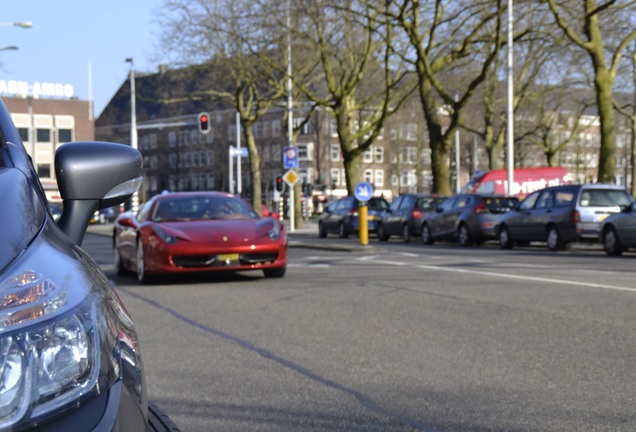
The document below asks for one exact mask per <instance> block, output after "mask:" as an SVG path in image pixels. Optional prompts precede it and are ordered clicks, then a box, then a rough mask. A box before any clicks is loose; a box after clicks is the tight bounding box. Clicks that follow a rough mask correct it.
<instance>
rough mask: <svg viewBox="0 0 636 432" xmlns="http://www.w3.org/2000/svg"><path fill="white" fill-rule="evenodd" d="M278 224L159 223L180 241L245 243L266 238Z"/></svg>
mask: <svg viewBox="0 0 636 432" xmlns="http://www.w3.org/2000/svg"><path fill="white" fill-rule="evenodd" d="M275 224H279V222H278V221H275V220H274V219H272V218H263V219H211V220H199V221H187V222H161V223H158V225H159V226H161V228H163V229H164V230H166V231H167V232H169V233H170V234H172V235H175V236H176V237H177V238H179V239H181V240H187V241H193V242H199V241H205V242H228V241H229V242H237V243H245V242H246V241H254V240H256V239H259V238H262V237H266V236H267V233H268V232H269V231H270V230H272V229H273V228H274V225H275Z"/></svg>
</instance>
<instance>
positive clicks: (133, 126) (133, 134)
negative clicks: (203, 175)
mask: <svg viewBox="0 0 636 432" xmlns="http://www.w3.org/2000/svg"><path fill="white" fill-rule="evenodd" d="M126 63H130V146H131V147H132V148H134V149H135V150H136V149H137V148H138V145H137V107H136V95H135V92H136V91H135V63H134V62H133V58H132V57H128V58H127V59H126ZM177 163H178V162H177ZM131 205H132V211H133V212H137V209H138V208H139V194H138V192H137V191H135V193H134V194H133V196H132V203H131Z"/></svg>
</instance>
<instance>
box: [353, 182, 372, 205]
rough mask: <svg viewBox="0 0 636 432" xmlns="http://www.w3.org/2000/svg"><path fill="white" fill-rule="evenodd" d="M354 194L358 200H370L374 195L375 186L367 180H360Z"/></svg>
mask: <svg viewBox="0 0 636 432" xmlns="http://www.w3.org/2000/svg"><path fill="white" fill-rule="evenodd" d="M353 194H354V195H355V197H356V199H357V200H358V201H369V199H370V198H371V197H372V196H373V186H371V184H370V183H367V182H360V183H358V184H357V185H356V187H355V188H354V189H353Z"/></svg>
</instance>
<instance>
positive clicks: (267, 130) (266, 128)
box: [263, 121, 271, 138]
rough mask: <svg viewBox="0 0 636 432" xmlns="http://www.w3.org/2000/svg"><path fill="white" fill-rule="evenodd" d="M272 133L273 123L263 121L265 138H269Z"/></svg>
mask: <svg viewBox="0 0 636 432" xmlns="http://www.w3.org/2000/svg"><path fill="white" fill-rule="evenodd" d="M270 134H271V124H270V122H268V121H264V122H263V138H269V136H270Z"/></svg>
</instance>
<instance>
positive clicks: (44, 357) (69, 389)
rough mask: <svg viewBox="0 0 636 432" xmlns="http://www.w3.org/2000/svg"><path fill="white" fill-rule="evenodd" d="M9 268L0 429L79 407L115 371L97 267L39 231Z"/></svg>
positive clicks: (2, 326)
mask: <svg viewBox="0 0 636 432" xmlns="http://www.w3.org/2000/svg"><path fill="white" fill-rule="evenodd" d="M43 257H45V258H43ZM5 274H7V272H5ZM8 274H10V275H11V276H9V277H8V278H6V279H4V281H3V282H2V283H0V429H5V428H13V427H17V428H21V427H24V426H28V425H30V424H33V423H34V422H40V421H42V420H44V419H46V418H47V416H48V415H52V414H53V413H55V414H57V413H59V412H60V411H64V410H65V409H72V408H73V407H77V406H79V404H81V402H82V401H83V400H85V399H87V398H91V397H93V396H95V395H97V394H99V393H101V392H102V391H105V390H107V389H108V388H109V387H110V386H111V385H112V384H113V383H114V382H115V381H116V379H117V378H118V377H119V374H120V368H119V363H118V360H117V359H116V357H115V356H114V355H113V354H114V353H115V345H116V344H115V341H116V337H115V336H113V334H116V333H115V332H116V331H117V329H116V328H112V327H113V325H112V324H113V323H112V322H111V323H108V321H110V320H109V319H107V318H106V317H105V316H104V314H103V313H102V309H103V308H102V307H99V305H100V302H101V301H103V300H104V298H105V296H103V295H101V296H100V295H96V292H95V291H98V290H97V288H96V286H97V285H99V283H98V281H97V280H96V279H95V277H96V272H94V273H88V272H87V271H86V270H85V268H84V266H82V260H81V259H80V260H77V259H76V258H71V257H70V256H67V255H65V254H64V253H62V252H60V251H59V250H56V249H55V248H53V247H52V246H51V245H49V244H47V243H46V242H44V241H41V240H39V239H38V240H36V241H35V242H34V244H32V245H31V246H30V247H29V249H28V250H27V252H26V253H25V254H24V256H23V257H22V258H21V259H20V260H18V262H16V263H14V264H13V265H12V266H11V268H10V269H9V270H8ZM91 281H92V283H91ZM96 282H97V283H96ZM104 350H106V352H107V353H109V355H102V353H103V352H104Z"/></svg>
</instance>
